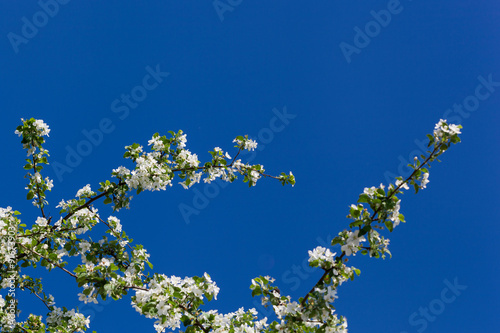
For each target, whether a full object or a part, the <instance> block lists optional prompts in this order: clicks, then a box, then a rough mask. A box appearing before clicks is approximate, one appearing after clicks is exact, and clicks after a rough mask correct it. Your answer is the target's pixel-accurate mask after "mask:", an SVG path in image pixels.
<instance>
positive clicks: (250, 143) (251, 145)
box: [233, 137, 257, 151]
mask: <svg viewBox="0 0 500 333" xmlns="http://www.w3.org/2000/svg"><path fill="white" fill-rule="evenodd" d="M233 142H235V143H236V144H237V145H238V146H240V147H241V148H242V149H246V150H249V151H253V150H255V148H257V141H255V140H252V139H248V138H242V137H237V138H236V139H234V140H233Z"/></svg>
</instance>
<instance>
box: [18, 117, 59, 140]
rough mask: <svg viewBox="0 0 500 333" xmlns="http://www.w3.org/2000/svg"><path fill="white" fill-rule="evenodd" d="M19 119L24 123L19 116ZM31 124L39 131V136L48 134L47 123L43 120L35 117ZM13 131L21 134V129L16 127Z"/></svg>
mask: <svg viewBox="0 0 500 333" xmlns="http://www.w3.org/2000/svg"><path fill="white" fill-rule="evenodd" d="M21 121H23V123H24V121H25V120H24V119H22V118H21ZM33 125H34V126H35V128H36V130H37V131H38V132H39V134H40V135H41V136H49V133H50V129H49V125H47V124H46V123H45V122H44V121H43V120H41V119H36V120H35V121H34V123H33ZM14 133H15V134H17V135H18V136H21V135H23V133H22V131H19V130H17V129H16V130H15V131H14Z"/></svg>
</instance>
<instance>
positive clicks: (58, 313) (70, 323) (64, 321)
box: [47, 306, 90, 332]
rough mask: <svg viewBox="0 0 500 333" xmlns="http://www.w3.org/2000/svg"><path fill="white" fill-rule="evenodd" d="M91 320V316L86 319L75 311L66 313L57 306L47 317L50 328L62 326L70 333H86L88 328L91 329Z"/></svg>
mask: <svg viewBox="0 0 500 333" xmlns="http://www.w3.org/2000/svg"><path fill="white" fill-rule="evenodd" d="M89 318H90V316H88V317H87V318H85V316H84V315H83V314H81V313H77V312H75V310H74V309H71V310H70V311H64V310H63V309H61V308H58V307H57V306H56V307H54V309H53V310H52V311H51V312H50V314H49V316H48V317H47V324H49V327H51V326H52V327H57V326H60V325H61V326H63V327H65V328H67V329H68V331H70V332H84V331H86V328H89V324H90V319H89ZM85 327H86V328H85Z"/></svg>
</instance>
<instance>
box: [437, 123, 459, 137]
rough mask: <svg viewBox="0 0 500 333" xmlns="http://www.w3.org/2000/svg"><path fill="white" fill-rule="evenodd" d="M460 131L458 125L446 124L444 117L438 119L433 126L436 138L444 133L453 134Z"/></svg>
mask: <svg viewBox="0 0 500 333" xmlns="http://www.w3.org/2000/svg"><path fill="white" fill-rule="evenodd" d="M461 133H462V132H460V127H459V126H458V125H454V124H448V123H447V122H446V119H444V120H443V119H440V120H439V122H438V123H437V124H436V126H435V127H434V137H435V138H436V139H438V140H439V139H441V138H442V137H443V136H444V134H448V135H455V134H461Z"/></svg>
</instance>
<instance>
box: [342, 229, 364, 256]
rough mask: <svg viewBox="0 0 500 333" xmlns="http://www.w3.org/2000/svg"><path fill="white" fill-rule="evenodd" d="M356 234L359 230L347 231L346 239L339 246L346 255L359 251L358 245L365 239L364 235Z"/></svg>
mask: <svg viewBox="0 0 500 333" xmlns="http://www.w3.org/2000/svg"><path fill="white" fill-rule="evenodd" d="M358 234H359V230H355V231H347V240H346V241H345V244H344V245H342V247H341V249H342V252H344V253H345V255H346V256H350V255H356V252H358V251H359V247H360V246H361V242H364V241H366V239H365V237H363V236H361V237H358Z"/></svg>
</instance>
